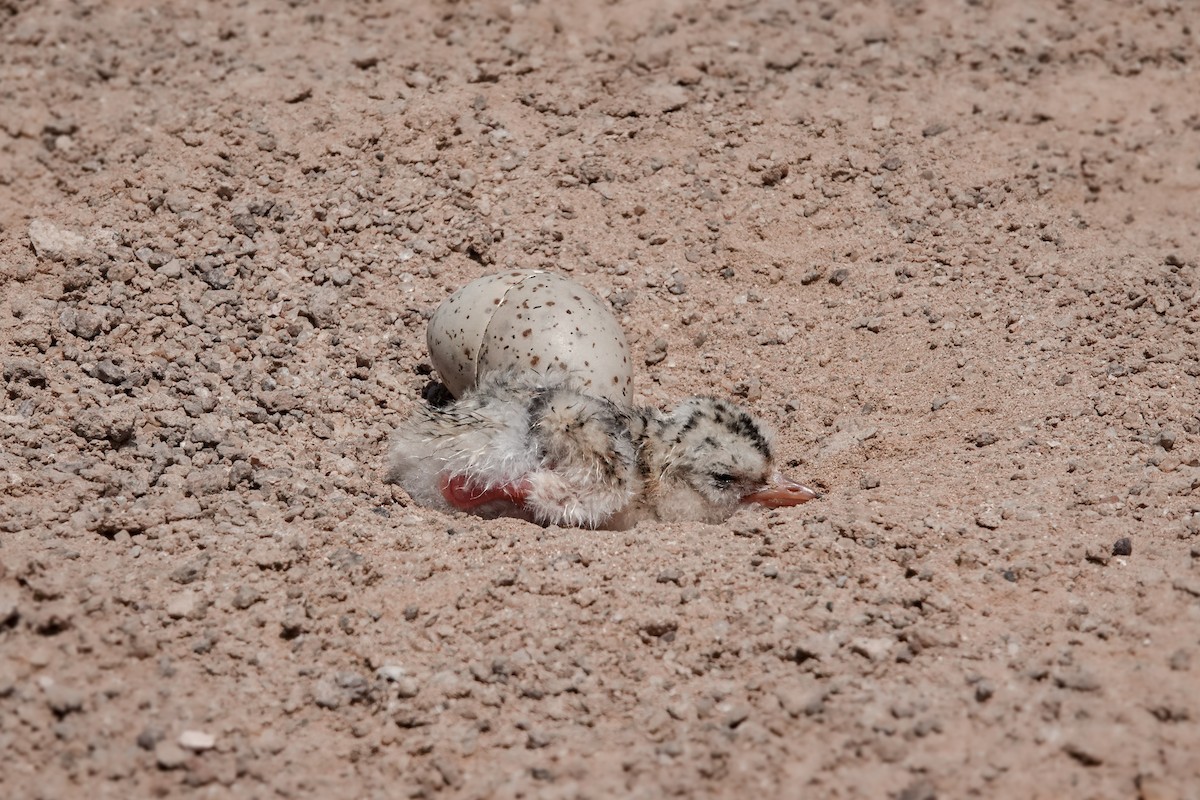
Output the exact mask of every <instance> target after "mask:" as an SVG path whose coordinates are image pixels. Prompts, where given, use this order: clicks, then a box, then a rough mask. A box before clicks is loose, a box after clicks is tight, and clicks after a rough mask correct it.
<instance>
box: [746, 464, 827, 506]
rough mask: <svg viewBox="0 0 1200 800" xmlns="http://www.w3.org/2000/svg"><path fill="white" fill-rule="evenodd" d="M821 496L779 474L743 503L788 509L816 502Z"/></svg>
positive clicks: (748, 496) (752, 493) (747, 496)
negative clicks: (788, 507)
mask: <svg viewBox="0 0 1200 800" xmlns="http://www.w3.org/2000/svg"><path fill="white" fill-rule="evenodd" d="M820 496H821V495H819V494H817V493H816V492H815V491H813V490H812V489H810V488H808V487H807V486H805V485H804V484H802V483H796V482H795V481H794V480H792V479H791V478H788V477H786V476H785V475H782V474H780V473H778V472H776V473H775V474H774V475H772V476H771V482H770V483H769V484H767V486H765V487H764V488H762V489H759V490H758V491H757V492H751V493H750V494H748V495H745V496H744V497H743V498H742V502H743V503H758V504H759V505H760V506H766V507H767V508H786V507H787V506H798V505H800V504H801V503H807V502H808V501H809V500H816V499H817V498H818V497H820Z"/></svg>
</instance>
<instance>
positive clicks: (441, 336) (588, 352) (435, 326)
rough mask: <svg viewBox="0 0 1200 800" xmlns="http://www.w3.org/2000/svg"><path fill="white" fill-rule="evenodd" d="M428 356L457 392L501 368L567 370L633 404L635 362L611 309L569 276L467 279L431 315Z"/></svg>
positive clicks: (532, 273)
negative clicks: (631, 358)
mask: <svg viewBox="0 0 1200 800" xmlns="http://www.w3.org/2000/svg"><path fill="white" fill-rule="evenodd" d="M428 340H429V355H430V359H431V360H432V361H433V366H434V368H435V369H436V370H437V371H438V374H439V375H441V378H442V381H443V382H444V383H445V384H446V388H448V389H449V390H450V392H451V394H453V395H454V396H455V397H458V396H460V395H461V394H462V393H463V392H464V391H466V390H468V389H470V388H471V387H472V386H474V385H475V383H476V381H477V380H478V379H479V378H480V377H482V376H483V375H486V374H487V373H488V372H491V371H493V370H498V369H509V368H518V369H530V370H535V371H541V370H546V369H550V368H553V367H565V368H566V369H568V370H570V371H571V373H573V374H574V375H575V376H576V377H578V378H579V379H580V381H582V382H583V384H584V386H585V387H586V388H587V390H588V391H589V392H590V393H592V394H595V395H596V396H597V397H604V398H607V399H609V400H612V401H614V402H620V403H628V402H629V398H630V384H631V382H632V380H633V365H632V361H631V360H630V358H629V343H628V342H626V341H625V333H624V332H623V331H622V330H621V326H620V324H618V322H617V320H616V318H615V317H613V315H612V312H610V311H609V310H608V306H607V305H605V303H604V302H602V301H601V300H600V299H599V298H597V297H596V296H595V295H593V294H592V293H591V292H589V291H588V290H587V289H585V288H583V287H582V286H580V285H579V284H578V283H576V282H575V281H573V280H571V279H570V278H566V277H564V276H562V275H558V274H555V273H553V272H544V271H542V270H513V271H510V272H500V273H496V274H494V275H487V276H485V277H483V278H479V279H478V280H475V281H472V282H471V283H468V284H467V285H466V286H464V287H463V288H461V289H459V290H458V291H457V292H455V293H454V294H452V295H450V296H449V297H448V298H446V300H445V301H444V302H443V303H442V304H441V305H440V306H438V309H437V311H435V312H434V314H433V317H432V318H431V319H430V320H429V331H428Z"/></svg>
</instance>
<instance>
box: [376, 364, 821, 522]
mask: <svg viewBox="0 0 1200 800" xmlns="http://www.w3.org/2000/svg"><path fill="white" fill-rule="evenodd" d="M388 478H389V480H392V481H394V482H396V483H399V484H400V485H401V486H403V487H404V488H405V490H407V491H408V493H409V494H410V495H411V496H412V498H413V499H414V500H415V501H416V502H417V503H419V504H421V505H426V506H430V507H436V508H442V509H443V510H463V511H471V512H473V513H476V514H480V515H483V516H499V515H507V516H518V517H524V518H526V519H531V520H533V521H536V522H539V523H542V524H557V525H575V526H581V527H591V528H599V527H605V528H617V529H622V528H628V527H632V526H633V525H635V524H637V522H639V521H641V520H645V519H658V520H697V521H703V522H720V521H722V520H724V519H727V518H728V517H729V516H730V515H732V514H733V512H734V511H736V510H737V508H738V507H739V505H741V504H743V503H761V504H763V505H767V506H785V505H796V504H798V503H802V502H806V501H807V500H811V499H813V498H814V497H816V496H817V495H816V493H815V492H813V491H812V490H811V489H808V488H807V487H804V486H801V485H800V484H796V483H794V482H792V481H789V480H787V479H786V478H783V477H782V476H781V475H779V474H778V473H777V472H776V471H775V462H774V457H773V454H772V450H771V445H770V439H769V437H768V435H767V434H766V433H765V432H764V428H763V427H762V426H761V424H760V423H759V422H758V421H757V420H755V419H754V417H753V416H751V415H750V414H749V413H748V412H746V411H745V410H744V409H742V408H740V407H739V406H737V405H734V404H732V403H728V402H726V401H723V400H716V399H713V398H704V397H696V398H690V399H689V400H686V401H684V402H683V403H681V404H680V405H679V406H678V407H677V408H675V409H674V410H673V411H670V412H663V411H659V410H657V409H652V408H632V407H627V406H623V405H618V404H615V403H613V402H611V401H609V400H605V399H602V398H596V397H592V396H590V395H588V394H585V393H584V392H583V390H582V387H581V385H580V384H579V382H578V381H577V380H576V379H574V378H571V377H570V376H569V375H567V374H566V373H565V372H551V373H549V374H540V373H534V372H501V373H495V374H493V375H491V376H489V377H488V378H486V379H485V380H484V381H483V382H481V383H480V385H479V386H478V387H477V388H476V389H475V390H474V391H472V392H471V393H469V394H467V395H466V396H464V397H463V398H462V399H461V400H459V401H457V402H455V403H453V404H451V405H450V406H448V407H446V408H444V409H430V408H426V409H423V410H422V411H419V412H418V413H417V414H416V415H415V416H414V417H413V418H412V419H410V420H409V421H408V422H406V423H405V424H404V425H403V426H402V427H401V428H400V429H399V430H398V431H397V433H396V436H395V438H394V439H393V444H392V448H391V451H390V454H389V473H388Z"/></svg>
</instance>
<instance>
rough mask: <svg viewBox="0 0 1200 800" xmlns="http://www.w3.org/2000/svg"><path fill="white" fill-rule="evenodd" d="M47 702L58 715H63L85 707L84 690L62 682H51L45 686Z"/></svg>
mask: <svg viewBox="0 0 1200 800" xmlns="http://www.w3.org/2000/svg"><path fill="white" fill-rule="evenodd" d="M44 691H45V694H46V704H47V705H48V706H50V710H51V711H53V712H54V713H55V714H56V715H58V716H60V717H62V716H66V715H67V714H70V713H72V712H74V711H80V710H82V709H83V702H84V699H85V696H84V694H83V692H81V691H80V690H78V689H76V688H74V687H72V686H66V685H64V684H61V683H51V684H50V685H49V686H47V687H46V688H45V690H44Z"/></svg>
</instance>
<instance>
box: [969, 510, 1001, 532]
mask: <svg viewBox="0 0 1200 800" xmlns="http://www.w3.org/2000/svg"><path fill="white" fill-rule="evenodd" d="M1001 522H1002V518H1001V516H1000V512H999V511H997V510H996V509H994V508H985V509H984V510H982V511H980V512H979V513H978V514H976V515H975V524H976V525H978V526H979V527H981V528H987V529H988V530H989V531H994V530H996V529H997V528H999V527H1000V523H1001Z"/></svg>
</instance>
